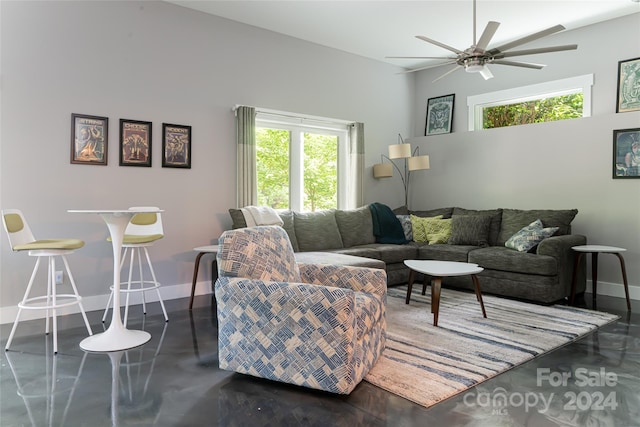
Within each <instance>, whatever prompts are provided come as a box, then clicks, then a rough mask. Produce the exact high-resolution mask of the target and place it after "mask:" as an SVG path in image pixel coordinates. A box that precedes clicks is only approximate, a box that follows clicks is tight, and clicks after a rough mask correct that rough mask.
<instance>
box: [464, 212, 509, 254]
mask: <svg viewBox="0 0 640 427" xmlns="http://www.w3.org/2000/svg"><path fill="white" fill-rule="evenodd" d="M453 215H487V216H490V217H491V225H490V226H489V246H495V245H496V243H497V242H498V235H499V234H500V223H501V222H502V209H484V210H475V209H465V208H458V207H455V208H453Z"/></svg>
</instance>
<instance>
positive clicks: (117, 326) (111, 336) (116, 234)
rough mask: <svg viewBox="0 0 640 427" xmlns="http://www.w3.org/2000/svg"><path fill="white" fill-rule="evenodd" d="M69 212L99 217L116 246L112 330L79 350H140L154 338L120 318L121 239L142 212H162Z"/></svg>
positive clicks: (155, 210) (77, 210)
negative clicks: (125, 324)
mask: <svg viewBox="0 0 640 427" xmlns="http://www.w3.org/2000/svg"><path fill="white" fill-rule="evenodd" d="M68 212H70V213H83V214H94V215H100V217H101V218H102V219H103V221H104V222H105V223H106V224H107V227H108V228H109V234H110V235H111V243H112V246H113V310H112V318H111V324H110V325H109V328H108V329H107V330H106V331H104V332H102V333H99V334H94V335H92V336H90V337H87V338H85V339H83V340H82V341H81V342H80V348H82V349H83V350H86V351H95V352H106V351H120V350H126V349H129V348H133V347H138V346H140V345H142V344H144V343H146V342H147V341H149V340H150V339H151V334H150V333H148V332H146V331H136V330H131V329H127V328H125V327H124V324H123V323H122V319H121V318H120V260H121V257H122V240H123V238H124V231H125V229H126V228H127V225H128V224H129V221H130V220H131V218H133V216H134V215H135V214H137V213H140V212H146V213H160V212H163V211H162V210H160V209H136V210H129V209H106V210H82V209H70V210H69V211H68Z"/></svg>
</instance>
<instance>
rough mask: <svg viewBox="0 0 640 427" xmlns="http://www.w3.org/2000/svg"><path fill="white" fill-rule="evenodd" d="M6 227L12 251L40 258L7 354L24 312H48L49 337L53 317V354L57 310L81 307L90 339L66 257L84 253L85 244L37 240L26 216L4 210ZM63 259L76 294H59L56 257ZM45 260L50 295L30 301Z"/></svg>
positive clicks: (20, 310)
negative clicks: (74, 253) (56, 281)
mask: <svg viewBox="0 0 640 427" xmlns="http://www.w3.org/2000/svg"><path fill="white" fill-rule="evenodd" d="M2 223H3V225H4V229H5V231H6V232H7V236H8V237H9V244H10V245H11V249H12V250H13V251H15V252H20V251H28V253H29V256H34V257H37V260H36V265H35V267H34V268H33V272H32V273H31V278H30V279H29V284H28V285H27V290H26V291H25V293H24V296H23V298H22V301H20V302H19V303H18V314H17V315H16V320H15V321H14V322H13V327H12V328H11V333H10V334H9V339H8V340H7V345H6V346H5V350H9V347H10V346H11V342H12V341H13V336H14V334H15V332H16V327H17V326H18V323H20V314H22V310H46V311H47V314H46V322H45V334H49V317H51V319H52V320H53V352H54V354H57V353H58V317H57V314H58V312H57V310H58V309H59V308H62V307H67V306H71V305H75V304H78V306H79V307H80V312H81V313H82V318H83V319H84V324H85V325H86V327H87V331H88V332H89V335H93V332H92V331H91V326H89V321H88V320H87V315H86V313H85V312H84V308H83V307H82V297H81V296H80V295H79V294H78V289H77V288H76V282H75V281H74V280H73V275H72V274H71V269H70V268H69V263H68V262H67V257H66V255H68V254H71V253H73V252H75V250H76V249H80V248H81V247H83V246H84V242H83V241H82V240H78V239H47V240H36V239H35V238H34V237H33V233H32V232H31V229H30V228H29V224H27V221H26V220H25V218H24V215H23V214H22V212H21V211H20V210H18V209H4V210H3V211H2ZM58 256H59V257H60V258H62V261H63V263H64V267H65V269H66V271H67V276H68V277H69V282H70V283H71V287H72V289H73V294H58V293H57V289H56V286H59V285H56V284H55V277H54V276H55V271H56V261H55V258H56V257H58ZM42 257H47V260H48V274H47V293H46V295H43V296H36V297H30V294H31V288H32V286H33V283H34V280H35V278H36V274H37V273H38V267H39V266H40V260H41V258H42Z"/></svg>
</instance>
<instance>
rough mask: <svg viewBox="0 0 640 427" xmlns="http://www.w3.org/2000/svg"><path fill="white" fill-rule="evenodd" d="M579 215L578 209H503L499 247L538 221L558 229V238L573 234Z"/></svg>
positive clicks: (545, 225)
mask: <svg viewBox="0 0 640 427" xmlns="http://www.w3.org/2000/svg"><path fill="white" fill-rule="evenodd" d="M577 214H578V210H577V209H566V210H554V209H537V210H520V209H503V210H502V225H501V226H500V234H499V235H498V242H497V245H498V246H503V245H504V244H505V243H506V242H507V240H509V238H510V237H511V236H513V235H514V234H515V233H517V232H518V231H520V229H522V228H523V227H526V226H527V225H529V224H531V223H532V222H534V221H535V220H537V219H539V220H541V221H542V225H543V226H544V227H558V231H557V232H556V233H555V234H556V236H562V235H565V234H571V221H573V219H574V218H575V217H576V215H577Z"/></svg>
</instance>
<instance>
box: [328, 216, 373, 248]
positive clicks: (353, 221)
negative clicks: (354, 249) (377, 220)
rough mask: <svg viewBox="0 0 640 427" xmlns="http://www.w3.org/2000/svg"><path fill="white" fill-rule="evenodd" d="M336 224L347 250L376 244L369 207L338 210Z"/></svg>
mask: <svg viewBox="0 0 640 427" xmlns="http://www.w3.org/2000/svg"><path fill="white" fill-rule="evenodd" d="M336 222H337V223H338V230H339V231H340V237H341V238H342V245H343V246H344V247H345V248H350V247H351V246H358V245H368V244H370V243H375V242H376V237H375V236H374V235H373V219H372V217H371V210H370V209H369V206H364V207H361V208H358V209H348V210H337V211H336Z"/></svg>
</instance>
